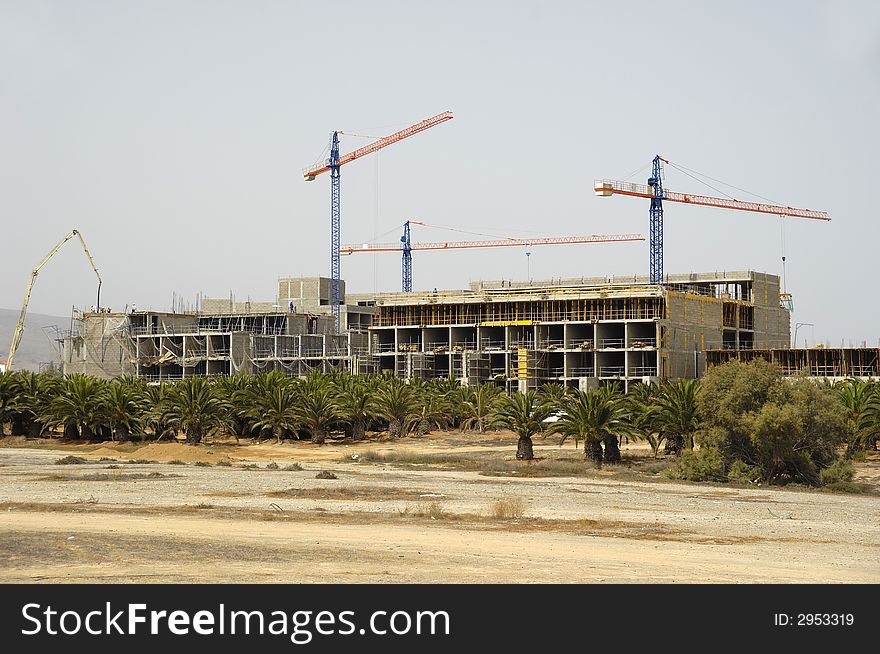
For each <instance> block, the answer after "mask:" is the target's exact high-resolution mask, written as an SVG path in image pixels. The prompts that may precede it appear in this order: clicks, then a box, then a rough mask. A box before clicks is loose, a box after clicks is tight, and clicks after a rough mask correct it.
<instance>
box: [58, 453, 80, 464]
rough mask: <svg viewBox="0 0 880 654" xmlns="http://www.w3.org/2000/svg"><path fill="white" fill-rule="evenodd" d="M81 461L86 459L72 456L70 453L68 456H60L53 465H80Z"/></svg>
mask: <svg viewBox="0 0 880 654" xmlns="http://www.w3.org/2000/svg"><path fill="white" fill-rule="evenodd" d="M83 463H88V461H87V460H86V459H84V458H82V457H81V456H73V455H72V454H70V455H68V456H64V457H61V458H60V459H58V460H57V461H56V462H55V465H59V466H72V465H81V464H83Z"/></svg>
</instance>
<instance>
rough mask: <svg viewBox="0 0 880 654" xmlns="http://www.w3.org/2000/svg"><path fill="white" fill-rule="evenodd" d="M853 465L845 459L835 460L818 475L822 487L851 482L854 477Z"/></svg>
mask: <svg viewBox="0 0 880 654" xmlns="http://www.w3.org/2000/svg"><path fill="white" fill-rule="evenodd" d="M855 472H856V470H855V468H854V467H853V464H852V463H850V462H849V461H847V460H846V459H837V460H836V461H835V462H834V463H832V464H831V465H830V466H828V467H827V468H825V469H824V470H822V471H821V472H820V473H819V478H820V479H821V480H822V485H823V486H830V485H832V484H838V483H841V482H851V481H852V480H853V475H855Z"/></svg>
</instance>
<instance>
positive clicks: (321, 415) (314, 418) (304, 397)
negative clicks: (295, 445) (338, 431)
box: [298, 377, 339, 445]
mask: <svg viewBox="0 0 880 654" xmlns="http://www.w3.org/2000/svg"><path fill="white" fill-rule="evenodd" d="M319 379H320V383H319V382H318V380H319ZM298 391H299V392H298V396H299V399H298V402H299V409H298V416H299V422H300V423H301V424H302V425H303V426H304V427H305V428H306V430H307V431H308V432H309V434H310V435H311V440H312V442H313V443H315V444H316V445H323V444H324V441H325V440H326V439H327V434H328V433H329V431H330V428H331V426H332V425H333V423H335V422H336V421H337V420H338V419H339V412H338V410H337V408H336V405H335V404H334V397H333V389H332V388H331V386H330V384H329V382H328V381H326V380H325V379H321V378H320V377H316V378H314V379H312V380H308V379H307V380H306V383H303V384H301V385H300V387H299V389H298Z"/></svg>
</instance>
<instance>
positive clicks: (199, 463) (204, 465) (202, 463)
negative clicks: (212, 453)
mask: <svg viewBox="0 0 880 654" xmlns="http://www.w3.org/2000/svg"><path fill="white" fill-rule="evenodd" d="M196 465H197V466H199V467H201V468H210V467H211V464H210V463H209V462H207V461H196Z"/></svg>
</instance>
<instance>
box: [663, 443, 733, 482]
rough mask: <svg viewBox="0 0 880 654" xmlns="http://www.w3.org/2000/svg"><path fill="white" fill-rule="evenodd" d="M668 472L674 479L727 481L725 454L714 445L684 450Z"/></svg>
mask: <svg viewBox="0 0 880 654" xmlns="http://www.w3.org/2000/svg"><path fill="white" fill-rule="evenodd" d="M668 474H669V476H670V477H671V478H672V479H685V480H687V481H725V479H726V475H725V474H724V456H723V455H722V454H721V451H720V450H718V449H716V448H714V447H701V448H700V449H699V450H684V451H682V453H681V454H680V455H679V457H678V459H677V460H676V461H675V463H674V464H673V465H672V466H671V467H670V468H669V472H668Z"/></svg>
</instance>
